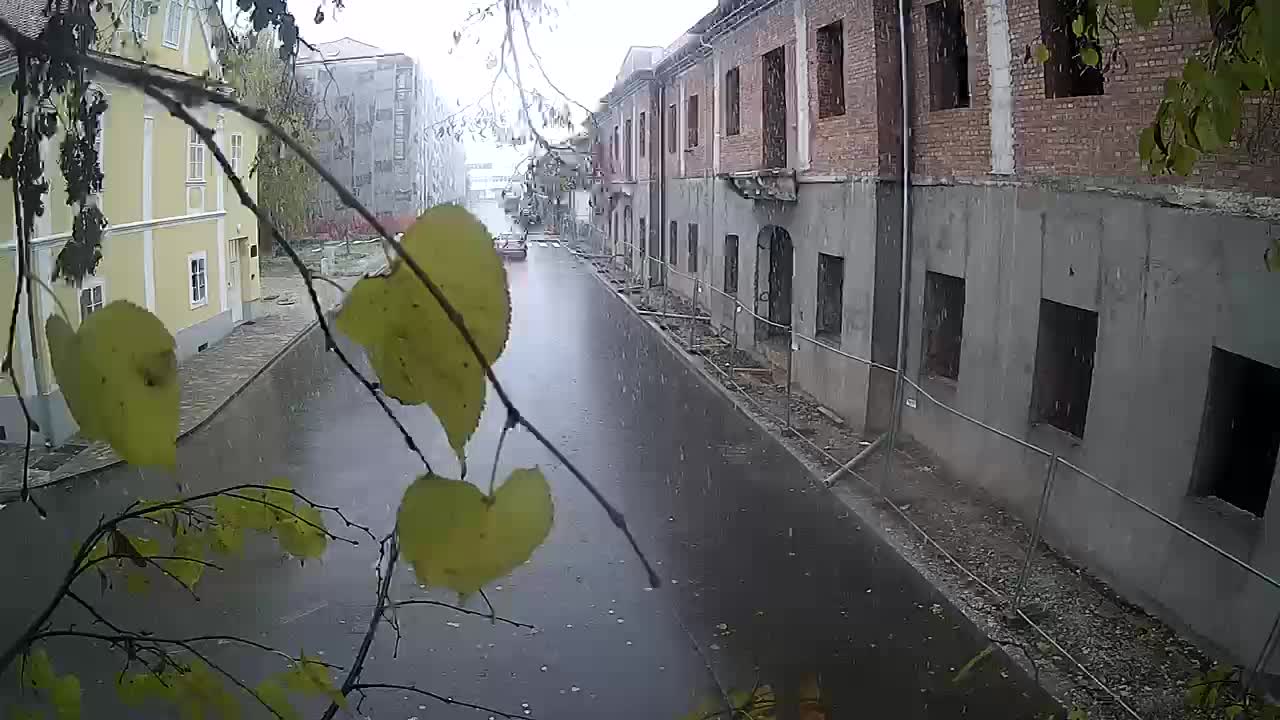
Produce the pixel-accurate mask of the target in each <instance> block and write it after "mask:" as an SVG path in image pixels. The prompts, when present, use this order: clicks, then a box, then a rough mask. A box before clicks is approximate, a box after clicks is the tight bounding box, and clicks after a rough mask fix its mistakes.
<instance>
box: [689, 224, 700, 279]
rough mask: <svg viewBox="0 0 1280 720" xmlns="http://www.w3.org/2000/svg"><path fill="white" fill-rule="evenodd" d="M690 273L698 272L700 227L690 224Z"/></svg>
mask: <svg viewBox="0 0 1280 720" xmlns="http://www.w3.org/2000/svg"><path fill="white" fill-rule="evenodd" d="M689 272H691V273H696V272H698V226H697V225H695V224H694V223H689Z"/></svg>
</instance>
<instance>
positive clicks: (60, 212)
mask: <svg viewBox="0 0 1280 720" xmlns="http://www.w3.org/2000/svg"><path fill="white" fill-rule="evenodd" d="M209 2H211V0H123V2H116V3H114V4H111V5H112V6H113V7H114V9H115V11H116V12H117V13H120V15H121V20H122V22H121V23H120V25H119V28H120V29H119V30H117V31H116V32H114V33H110V32H109V28H110V27H111V22H110V20H111V19H110V16H109V15H107V12H108V11H104V12H103V13H102V17H101V18H99V20H98V26H99V28H107V29H108V31H103V30H100V31H99V35H100V37H99V47H100V48H101V49H102V51H103V52H108V53H111V54H114V55H117V56H121V57H128V58H132V59H138V60H143V61H145V62H147V63H148V64H150V65H152V66H154V67H155V68H156V72H161V73H167V74H170V75H172V76H176V77H181V78H184V79H191V78H193V77H201V76H204V77H206V78H209V82H212V83H216V82H218V78H220V77H221V70H220V67H219V64H218V60H217V51H216V50H215V48H214V46H213V44H212V43H211V38H212V37H213V35H212V32H211V29H210V27H209V25H208V16H207V14H206V12H205V9H204V8H205V7H206V6H207V4H208V3H209ZM16 5H17V7H16V9H15V8H14V7H12V6H10V7H7V8H6V9H4V10H0V13H3V16H4V17H5V19H6V20H8V21H9V22H10V23H11V24H14V25H16V26H17V27H19V28H23V29H28V28H38V27H40V26H41V25H42V24H43V18H42V16H41V13H42V11H43V8H44V6H45V0H16ZM15 71H16V61H15V58H14V57H13V48H12V47H9V46H8V45H7V43H4V42H3V41H0V86H2V87H3V93H4V94H3V95H0V142H3V143H4V145H5V146H7V145H8V143H9V140H10V135H11V132H12V130H11V129H10V124H9V120H10V119H11V118H12V117H13V112H14V109H15V97H14V95H13V92H12V84H13V82H12V81H13V74H14V72H15ZM92 81H93V82H94V83H95V85H96V87H97V88H99V89H100V90H101V91H102V92H103V93H105V95H106V98H107V102H108V109H107V111H106V114H105V115H104V116H103V121H102V132H101V138H100V151H99V154H100V158H101V162H102V168H103V174H104V175H105V178H106V179H105V182H104V187H103V192H102V194H101V196H99V197H98V198H97V202H99V203H100V207H101V208H102V211H103V213H104V214H105V215H106V217H107V220H108V222H109V223H110V224H109V225H108V227H107V229H106V231H105V235H104V238H103V242H102V262H101V263H100V264H99V265H98V268H97V270H96V272H95V273H94V274H93V275H90V276H88V277H86V278H85V279H84V281H83V282H82V283H79V284H77V285H68V284H67V283H65V282H64V281H62V280H59V281H57V282H53V280H52V276H53V268H54V259H55V258H56V257H57V255H58V252H59V250H60V249H61V247H62V246H63V244H64V243H65V242H66V241H67V240H68V239H69V238H70V235H71V221H72V217H73V215H74V209H73V208H71V207H69V206H68V205H67V203H66V193H65V183H64V181H63V179H62V177H61V174H60V173H59V171H58V165H57V156H58V150H57V148H58V143H59V142H60V141H61V135H60V134H59V135H58V136H55V137H54V138H52V139H50V140H47V141H45V142H44V143H43V147H42V156H43V158H44V165H45V174H46V176H47V177H48V179H49V183H50V194H49V196H48V197H47V198H46V208H47V209H46V211H45V214H44V216H43V217H40V218H39V219H37V221H36V223H35V228H34V231H33V242H32V244H31V249H30V259H29V263H30V267H31V268H32V270H33V272H34V273H36V274H37V276H38V277H39V278H40V279H41V280H43V281H44V282H45V283H46V284H48V285H49V287H50V288H52V290H53V292H54V293H55V294H56V295H57V298H56V299H55V298H53V297H51V296H50V294H49V292H48V291H46V290H44V289H41V288H40V287H39V286H36V287H35V290H34V302H33V310H34V312H33V313H31V317H27V312H26V309H25V305H26V301H25V299H24V300H23V301H22V302H23V307H22V312H20V313H19V321H18V329H17V338H16V341H15V347H14V364H15V370H16V373H17V377H18V385H19V387H20V388H21V390H22V394H23V396H24V397H25V398H26V399H27V401H28V405H29V407H30V408H31V411H32V414H33V416H34V417H35V419H36V421H37V422H38V423H39V425H40V426H41V428H42V430H43V431H44V432H43V434H42V435H41V438H40V439H42V440H45V441H48V442H53V443H58V442H61V441H63V440H64V439H66V438H67V437H69V436H71V435H72V434H74V432H75V430H76V426H75V423H74V421H73V420H72V419H71V417H70V415H69V414H68V412H67V409H66V404H65V402H64V401H63V399H62V394H61V392H60V391H59V389H58V385H57V381H56V379H55V378H54V377H53V373H52V369H51V367H50V364H49V355H48V351H47V344H46V341H45V337H44V326H45V319H46V318H48V317H49V316H50V315H52V314H54V313H57V312H64V311H65V312H66V313H67V314H69V315H70V316H71V317H69V318H68V320H69V321H70V322H71V323H72V325H73V326H74V325H78V324H79V323H80V322H81V321H82V320H83V319H84V318H85V317H87V316H88V315H89V314H90V313H92V312H94V311H95V310H97V309H99V308H101V307H102V306H103V305H104V304H106V303H109V302H112V301H114V300H129V301H131V302H134V303H136V304H138V305H140V306H142V307H145V308H147V309H148V310H150V311H152V312H153V313H155V314H156V315H157V316H158V317H159V318H160V319H161V320H162V321H164V323H165V325H166V326H167V327H168V328H169V331H170V332H171V333H173V335H174V337H175V338H176V340H177V352H178V357H179V360H181V359H182V358H184V357H187V356H189V355H192V354H194V353H197V352H199V351H201V350H203V349H205V348H207V347H208V346H209V345H211V344H213V343H216V342H217V341H218V340H219V339H221V338H223V337H224V336H226V335H227V334H228V333H229V332H231V330H232V329H234V328H235V326H236V325H238V324H239V323H241V322H244V321H245V320H248V319H251V318H252V317H253V316H254V313H255V308H256V301H257V300H258V298H259V296H260V278H259V272H258V232H257V230H258V226H257V222H256V221H255V219H254V217H253V215H252V213H251V212H250V211H249V210H248V209H246V208H245V207H243V206H242V205H241V204H240V202H239V200H238V198H237V197H236V195H235V191H234V189H233V188H232V187H231V185H230V183H229V182H227V180H226V178H225V176H224V173H223V172H222V170H221V169H220V168H219V166H218V163H217V161H216V160H215V159H214V158H213V155H212V153H210V152H209V151H208V149H207V148H206V147H205V146H204V145H203V143H202V142H201V141H200V140H199V139H198V138H197V137H196V135H195V133H194V132H192V131H191V130H190V129H189V128H188V127H187V126H186V125H185V124H184V123H183V122H182V121H181V120H178V119H177V118H175V117H172V116H171V115H169V113H168V112H167V111H166V110H165V109H164V108H163V107H162V106H161V105H160V104H159V103H157V102H156V101H154V100H153V99H151V98H148V97H146V96H145V95H144V94H143V93H142V91H141V90H138V89H136V88H134V87H131V86H127V85H122V84H120V83H117V82H115V81H113V80H112V79H110V78H105V77H96V78H93V79H92ZM190 109H191V111H192V113H193V114H194V115H195V116H196V117H197V118H199V119H200V120H202V121H203V122H205V123H206V124H207V125H209V126H210V127H214V128H216V132H217V141H218V144H219V145H220V146H221V148H222V150H223V152H224V153H225V154H226V155H227V156H228V157H229V158H230V159H231V162H232V164H233V165H234V166H236V167H237V170H238V174H240V175H241V176H242V177H243V178H244V182H245V184H246V186H247V187H248V188H249V191H250V192H251V193H255V194H256V192H257V180H256V178H255V177H253V176H250V175H249V173H248V170H249V167H250V164H251V163H252V159H253V157H254V155H255V153H256V152H257V143H258V135H257V130H256V126H255V125H253V124H252V123H250V122H249V121H248V120H246V119H244V118H243V117H241V116H239V115H237V114H235V113H233V112H229V111H226V110H223V109H221V108H218V107H216V106H213V105H209V104H206V105H200V106H194V107H191V108H190ZM16 240H17V232H16V229H15V225H14V216H13V200H12V191H11V188H10V187H9V185H8V182H7V181H0V331H2V332H3V335H2V336H0V337H4V338H7V337H8V333H9V317H10V313H11V310H12V307H13V291H14V282H15V261H16V257H15V254H16V250H17V242H16ZM24 437H25V426H24V423H23V418H22V413H21V409H20V407H19V405H18V402H17V398H16V397H15V389H14V387H13V384H12V383H11V382H10V381H9V378H8V377H7V376H6V377H4V378H3V379H2V380H0V440H8V441H10V442H14V441H21V440H22V439H23V438H24Z"/></svg>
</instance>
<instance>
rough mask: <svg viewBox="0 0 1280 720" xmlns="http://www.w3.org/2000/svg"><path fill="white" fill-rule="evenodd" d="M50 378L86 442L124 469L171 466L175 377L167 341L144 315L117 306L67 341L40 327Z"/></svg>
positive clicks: (63, 333)
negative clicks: (96, 443)
mask: <svg viewBox="0 0 1280 720" xmlns="http://www.w3.org/2000/svg"><path fill="white" fill-rule="evenodd" d="M45 334H46V336H47V337H48V339H49V354H50V356H51V361H52V363H53V372H54V376H55V377H56V378H57V379H58V384H59V385H60V386H61V387H62V390H63V396H64V397H65V398H66V400H67V407H68V408H69V409H70V410H71V414H72V416H73V417H74V418H75V419H76V422H77V423H79V425H80V432H81V434H83V435H84V436H85V437H88V438H91V439H94V440H103V441H106V442H108V443H110V444H111V447H112V449H113V450H115V451H116V453H117V454H119V455H120V457H121V458H123V459H124V460H126V461H127V462H130V463H133V464H135V465H163V466H172V465H174V464H175V463H176V461H177V436H178V369H177V359H176V357H175V355H174V351H173V347H174V343H173V336H172V335H170V334H169V331H168V330H167V329H165V327H164V323H162V322H160V319H159V318H157V317H156V316H155V315H152V314H151V313H150V312H148V311H146V310H144V309H142V308H140V307H138V306H137V305H134V304H133V303H131V302H128V301H127V300H117V301H115V302H113V303H111V304H109V305H107V306H106V307H104V308H102V309H101V310H99V311H97V312H95V313H93V314H92V315H90V316H89V317H88V319H86V320H85V321H84V323H83V324H81V326H80V329H79V330H78V331H77V332H75V333H72V332H71V329H70V327H69V326H68V325H67V323H66V321H65V320H63V319H62V318H61V317H58V316H51V317H50V318H49V320H48V321H47V322H46V323H45Z"/></svg>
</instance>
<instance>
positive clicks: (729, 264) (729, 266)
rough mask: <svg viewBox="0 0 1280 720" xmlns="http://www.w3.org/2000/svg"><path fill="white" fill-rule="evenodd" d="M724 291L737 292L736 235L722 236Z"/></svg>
mask: <svg viewBox="0 0 1280 720" xmlns="http://www.w3.org/2000/svg"><path fill="white" fill-rule="evenodd" d="M724 291H725V292H726V293H730V294H734V293H737V292H738V236H737V235H725V236H724Z"/></svg>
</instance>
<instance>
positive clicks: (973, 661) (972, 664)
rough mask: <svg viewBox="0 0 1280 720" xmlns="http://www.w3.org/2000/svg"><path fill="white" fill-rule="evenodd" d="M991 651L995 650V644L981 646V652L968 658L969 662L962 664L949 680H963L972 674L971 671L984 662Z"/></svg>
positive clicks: (958, 681) (956, 681)
mask: <svg viewBox="0 0 1280 720" xmlns="http://www.w3.org/2000/svg"><path fill="white" fill-rule="evenodd" d="M993 652H995V645H988V646H986V647H985V648H983V649H982V652H979V653H978V654H977V655H974V656H973V657H971V658H969V662H967V663H965V664H964V666H962V667H961V668H960V669H959V670H958V671H957V672H956V674H955V676H954V677H952V678H951V682H953V683H960V682H964V680H965V679H967V678H968V677H969V676H970V675H972V674H973V671H974V670H975V669H977V667H978V666H979V665H981V664H982V663H983V662H985V661H986V660H987V658H989V657H991V653H993Z"/></svg>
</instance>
